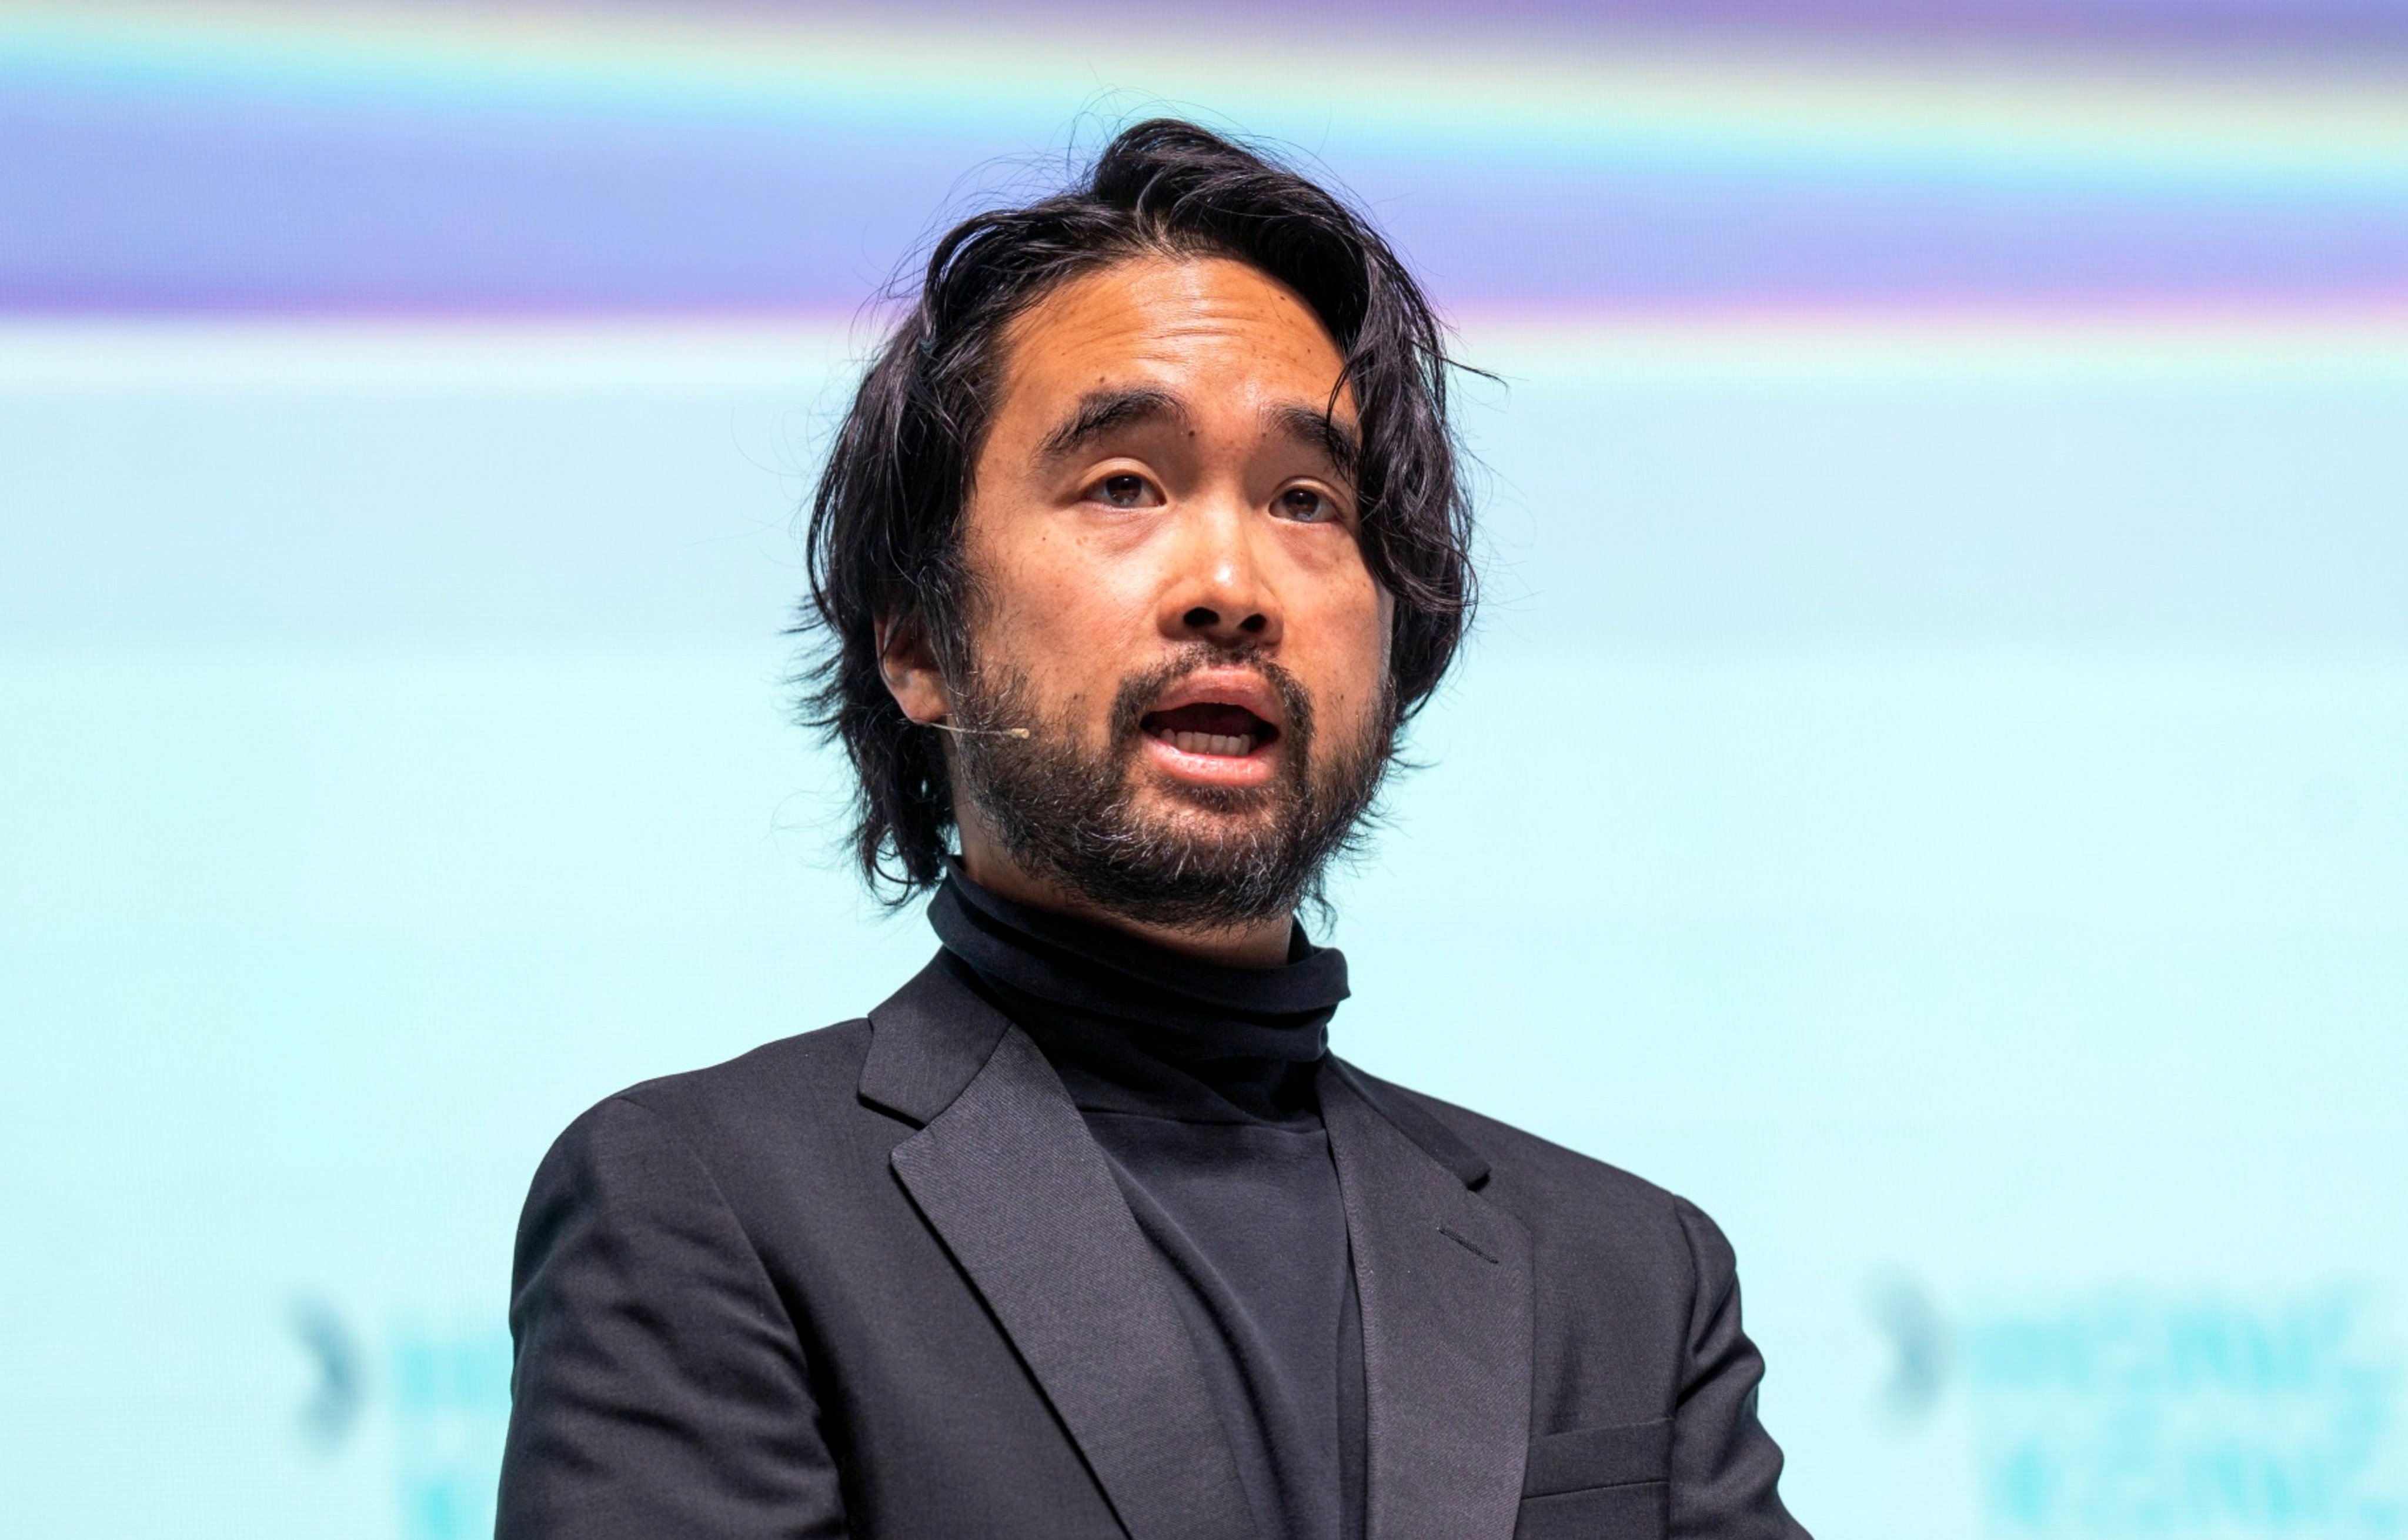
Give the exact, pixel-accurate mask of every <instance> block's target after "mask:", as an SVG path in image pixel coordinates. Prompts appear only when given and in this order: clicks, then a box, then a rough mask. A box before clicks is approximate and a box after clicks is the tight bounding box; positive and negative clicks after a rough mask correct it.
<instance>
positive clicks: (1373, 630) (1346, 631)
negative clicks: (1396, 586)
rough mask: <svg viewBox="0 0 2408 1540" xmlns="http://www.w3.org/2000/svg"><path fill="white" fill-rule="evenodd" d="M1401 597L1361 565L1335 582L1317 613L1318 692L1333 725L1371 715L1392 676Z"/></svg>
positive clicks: (1315, 634) (1313, 626)
mask: <svg viewBox="0 0 2408 1540" xmlns="http://www.w3.org/2000/svg"><path fill="white" fill-rule="evenodd" d="M1395 616H1396V600H1395V599H1394V598H1393V597H1392V596H1391V595H1390V594H1389V592H1388V591H1387V590H1386V589H1384V588H1382V587H1381V586H1380V585H1379V584H1378V583H1377V582H1375V581H1373V580H1372V578H1371V575H1370V574H1369V572H1368V571H1365V570H1363V569H1362V568H1361V567H1360V566H1359V565H1357V566H1356V568H1355V572H1354V574H1352V575H1351V578H1350V580H1349V581H1347V582H1345V583H1342V584H1337V585H1332V588H1331V591H1330V592H1329V594H1328V598H1327V601H1326V604H1325V605H1323V606H1320V613H1319V614H1318V615H1317V616H1315V617H1314V620H1315V621H1316V622H1317V623H1315V624H1313V625H1312V627H1311V632H1310V634H1311V635H1314V636H1317V637H1320V638H1323V639H1324V643H1325V645H1323V646H1319V647H1315V648H1314V649H1313V650H1314V651H1315V652H1317V653H1319V654H1321V656H1319V657H1317V658H1316V659H1315V660H1314V661H1315V663H1317V665H1318V666H1317V668H1316V670H1315V672H1317V673H1318V674H1319V676H1320V677H1319V679H1318V680H1316V681H1314V682H1315V684H1316V686H1317V689H1316V693H1317V694H1319V695H1320V696H1322V698H1323V699H1324V700H1325V701H1326V703H1327V707H1328V713H1329V717H1330V720H1332V722H1333V725H1334V724H1336V723H1338V722H1343V723H1345V724H1348V725H1350V726H1351V725H1352V724H1354V723H1356V722H1359V721H1362V720H1365V719H1367V718H1368V717H1369V715H1370V714H1371V712H1372V710H1373V709H1374V708H1375V707H1376V706H1378V704H1379V699H1380V692H1381V690H1382V688H1383V685H1384V684H1385V682H1386V680H1387V677H1388V658H1389V652H1390V647H1391V640H1390V638H1391V634H1392V631H1393V627H1394V621H1395Z"/></svg>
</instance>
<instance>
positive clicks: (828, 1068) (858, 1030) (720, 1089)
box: [561, 1020, 869, 1156]
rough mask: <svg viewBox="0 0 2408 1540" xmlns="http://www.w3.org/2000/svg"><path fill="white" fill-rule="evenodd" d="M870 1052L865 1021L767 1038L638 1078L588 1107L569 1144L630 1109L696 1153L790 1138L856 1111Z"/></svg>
mask: <svg viewBox="0 0 2408 1540" xmlns="http://www.w3.org/2000/svg"><path fill="white" fill-rule="evenodd" d="M868 1051H869V1022H868V1021H867V1020H852V1021H839V1022H838V1023H837V1024H836V1025H834V1026H831V1027H823V1028H821V1029H819V1030H818V1031H816V1032H807V1033H801V1034H796V1035H795V1036H793V1037H784V1038H780V1039H779V1040H778V1041H776V1042H774V1043H765V1044H763V1045H761V1046H760V1047H759V1048H753V1049H751V1050H749V1051H747V1052H744V1053H740V1054H738V1055H737V1056H736V1057H735V1058H733V1059H729V1060H726V1061H724V1062H721V1063H716V1064H711V1065H708V1066H706V1067H704V1068H701V1069H693V1070H685V1071H682V1072H681V1073H679V1074H675V1075H664V1076H659V1077H654V1078H652V1079H650V1080H643V1081H639V1082H638V1083H637V1084H635V1085H632V1086H629V1087H627V1088H626V1089H625V1090H624V1091H615V1092H613V1093H612V1094H610V1095H609V1096H606V1097H604V1098H603V1099H602V1100H601V1101H600V1102H598V1103H596V1104H595V1105H593V1106H591V1107H589V1108H587V1109H586V1110H585V1112H584V1113H583V1114H581V1116H580V1117H579V1118H578V1119H576V1121H575V1122H573V1123H571V1124H570V1125H569V1127H568V1129H567V1131H566V1133H564V1134H562V1135H561V1140H562V1142H563V1143H564V1144H566V1143H571V1142H574V1141H576V1140H577V1139H579V1138H580V1136H581V1135H582V1136H586V1137H590V1136H591V1135H592V1133H593V1131H595V1130H596V1129H598V1128H600V1127H603V1126H605V1125H608V1124H611V1123H613V1122H618V1121H623V1120H624V1119H626V1118H627V1117H628V1116H630V1115H631V1109H632V1115H634V1116H636V1117H638V1118H640V1119H642V1120H643V1121H645V1122H648V1123H652V1124H654V1125H656V1126H657V1127H658V1128H659V1129H660V1130H662V1131H664V1132H666V1133H667V1134H671V1135H672V1136H674V1137H675V1138H676V1139H677V1140H678V1141H680V1142H681V1143H683V1144H685V1145H687V1146H688V1147H689V1148H693V1149H694V1150H695V1152H696V1153H697V1154H702V1155H706V1156H708V1155H709V1154H710V1153H711V1152H713V1151H716V1150H719V1149H723V1148H726V1147H727V1146H728V1145H729V1144H730V1143H731V1142H733V1143H736V1144H739V1145H744V1144H757V1143H758V1142H759V1141H760V1140H761V1139H762V1138H764V1137H792V1136H793V1135H794V1134H796V1133H801V1132H806V1131H808V1130H809V1129H810V1128H811V1127H813V1126H814V1125H825V1124H828V1123H830V1122H834V1121H840V1120H842V1119H843V1118H844V1117H845V1116H846V1115H848V1114H850V1113H851V1112H853V1110H855V1107H856V1103H855V1098H854V1094H853V1093H854V1089H855V1087H856V1086H857V1085H858V1084H859V1082H860V1079H861V1065H862V1060H863V1058H864V1057H865V1056H866V1055H867V1053H868Z"/></svg>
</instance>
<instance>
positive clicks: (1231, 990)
mask: <svg viewBox="0 0 2408 1540" xmlns="http://www.w3.org/2000/svg"><path fill="white" fill-rule="evenodd" d="M928 922H929V924H931V925H932V926H934V927H935V929H936V932H937V936H938V939H939V940H940V941H942V942H943V943H944V947H945V950H946V951H948V952H949V953H951V954H952V955H953V958H954V959H955V960H956V961H957V962H960V963H961V964H964V965H966V966H967V968H968V971H969V972H970V973H971V974H972V975H973V976H974V977H975V979H976V981H977V982H979V983H981V984H982V985H984V986H985V987H986V990H987V991H988V992H989V993H990V994H991V995H993V996H994V997H995V998H996V1000H997V1003H998V1004H1000V1005H1002V1006H1003V1007H1004V1010H1005V1012H1006V1014H1007V1015H1010V1016H1011V1018H1012V1020H1015V1021H1017V1022H1018V1023H1019V1024H1020V1025H1021V1026H1022V1027H1023V1028H1024V1029H1025V1030H1026V1031H1027V1032H1028V1033H1029V1034H1031V1035H1032V1036H1034V1037H1036V1038H1037V1040H1038V1046H1039V1048H1043V1049H1044V1050H1045V1053H1046V1056H1047V1057H1048V1058H1049V1059H1051V1060H1053V1061H1054V1065H1055V1068H1056V1069H1057V1070H1060V1071H1061V1072H1062V1074H1063V1077H1064V1080H1065V1083H1066V1084H1067V1085H1068V1086H1069V1088H1070V1091H1071V1093H1072V1098H1073V1100H1075V1101H1078V1102H1079V1103H1080V1104H1081V1105H1082V1106H1091V1107H1097V1108H1098V1109H1101V1108H1110V1109H1111V1110H1120V1111H1130V1112H1140V1111H1143V1112H1158V1113H1160V1114H1162V1115H1164V1116H1171V1117H1183V1118H1212V1119H1219V1118H1223V1117H1228V1116H1235V1117H1238V1118H1241V1119H1249V1120H1251V1119H1274V1120H1279V1121H1286V1120H1289V1119H1291V1118H1292V1117H1293V1116H1295V1115H1297V1114H1298V1113H1299V1112H1300V1111H1302V1110H1303V1109H1304V1108H1305V1107H1306V1106H1307V1105H1309V1104H1310V1100H1311V1098H1310V1091H1309V1088H1310V1082H1311V1070H1312V1065H1313V1064H1315V1063H1317V1062H1319V1060H1320V1059H1321V1056H1322V1052H1323V1050H1324V1048H1326V1044H1327V1028H1328V1024H1329V1019H1330V1017H1331V1016H1332V1015H1333V1014H1335V1013H1336V1011H1337V1009H1338V1004H1339V1002H1340V1001H1341V1000H1343V999H1345V998H1346V994H1347V990H1346V959H1345V957H1344V955H1343V954H1342V953H1340V952H1339V951H1337V950H1336V949H1334V948H1327V947H1315V946H1313V945H1312V942H1311V941H1310V940H1308V939H1307V938H1306V936H1305V934H1304V929H1303V927H1302V926H1300V925H1299V926H1297V928H1296V930H1295V933H1294V934H1293V936H1292V938H1291V940H1290V942H1289V945H1288V961H1287V962H1285V963H1284V964H1283V965H1282V966H1279V967H1276V968H1232V967H1226V966H1222V965H1220V964H1217V963H1211V962H1199V961H1197V959H1194V958H1190V957H1183V956H1181V955H1180V954H1179V953H1176V952H1173V951H1170V950H1168V949H1167V948H1162V947H1158V946H1155V945H1154V944H1152V943H1150V942H1146V941H1142V940H1140V939H1138V938H1137V937H1135V936H1131V935H1127V934H1123V933H1122V932H1119V931H1114V930H1111V929H1108V928H1106V927H1104V926H1101V925H1097V924H1094V923H1091V922H1089V921H1086V920H1074V919H1071V918H1070V917H1068V916H1067V915H1060V914H1056V913H1054V912H1052V911H1050V910H1045V909H1038V908H1034V907H1031V906H1030V905H1025V904H1019V903H1015V902H1013V901H1012V900H1011V899H1008V898H1005V897H1003V896H1002V895H1001V894H999V893H994V892H990V891H987V890H986V889H984V888H982V887H980V886H979V885H978V884H977V883H975V882H972V881H971V880H970V879H969V878H968V877H966V876H965V875H963V873H962V871H961V868H960V867H959V866H958V865H956V866H955V867H954V868H953V872H952V874H951V875H950V876H949V877H947V878H946V880H945V883H944V885H943V886H942V887H941V888H939V890H938V891H937V896H936V898H935V899H934V901H933V902H931V903H930V904H929V905H928ZM1315 1115H1316V1116H1317V1113H1316V1114H1315Z"/></svg>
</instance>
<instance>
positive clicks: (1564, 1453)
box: [1513, 1417, 1672, 1540]
mask: <svg viewBox="0 0 2408 1540" xmlns="http://www.w3.org/2000/svg"><path fill="white" fill-rule="evenodd" d="M1671 1463H1672V1419H1670V1418H1669V1417H1667V1418H1658V1419H1656V1420H1655V1421H1653V1422H1626V1423H1623V1424H1621V1425H1619V1426H1616V1427H1611V1428H1574V1429H1572V1430H1571V1431H1570V1432H1569V1433H1542V1434H1541V1435H1540V1436H1539V1437H1537V1438H1534V1439H1532V1440H1530V1460H1529V1464H1528V1465H1527V1467H1526V1468H1527V1472H1528V1474H1527V1476H1525V1477H1524V1478H1523V1481H1522V1514H1521V1518H1520V1519H1519V1520H1518V1521H1517V1522H1516V1523H1515V1524H1514V1526H1513V1540H1663V1536H1664V1530H1665V1524H1666V1519H1667V1513H1666V1508H1667V1504H1668V1503H1669V1501H1670V1492H1671V1487H1670V1476H1671Z"/></svg>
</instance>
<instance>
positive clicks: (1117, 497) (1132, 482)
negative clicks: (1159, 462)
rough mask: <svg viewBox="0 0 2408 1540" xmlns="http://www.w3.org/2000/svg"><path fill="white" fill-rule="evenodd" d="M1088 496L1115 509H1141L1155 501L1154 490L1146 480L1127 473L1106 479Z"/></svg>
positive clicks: (1098, 483) (1099, 482)
mask: <svg viewBox="0 0 2408 1540" xmlns="http://www.w3.org/2000/svg"><path fill="white" fill-rule="evenodd" d="M1087 495H1088V496H1090V497H1092V498H1094V499H1095V500H1096V501H1097V502H1098V503H1102V504H1105V505H1107V506H1111V507H1115V508H1141V507H1144V506H1146V505H1147V504H1149V503H1151V502H1153V501H1154V488H1153V486H1152V485H1151V484H1150V483H1148V482H1147V480H1146V478H1144V477H1142V476H1135V475H1131V474H1128V473H1126V472H1124V473H1122V474H1121V475H1119V476H1107V477H1105V478H1103V479H1102V480H1101V481H1098V482H1097V483H1096V484H1095V487H1094V488H1093V489H1092V490H1091V491H1089V492H1088V493H1087Z"/></svg>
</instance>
